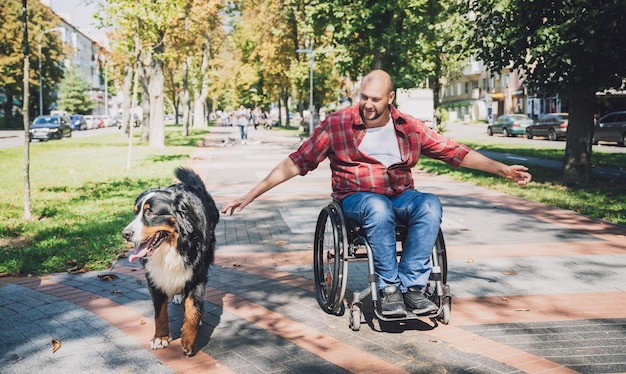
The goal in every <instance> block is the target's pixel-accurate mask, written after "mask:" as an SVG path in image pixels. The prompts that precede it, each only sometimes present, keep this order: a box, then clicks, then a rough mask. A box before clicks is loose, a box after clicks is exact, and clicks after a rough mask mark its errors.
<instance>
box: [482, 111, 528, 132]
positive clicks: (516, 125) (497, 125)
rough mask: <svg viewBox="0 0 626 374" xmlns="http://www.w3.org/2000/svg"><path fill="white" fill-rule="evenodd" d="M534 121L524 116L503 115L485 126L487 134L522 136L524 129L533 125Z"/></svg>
mask: <svg viewBox="0 0 626 374" xmlns="http://www.w3.org/2000/svg"><path fill="white" fill-rule="evenodd" d="M534 123H535V121H533V120H532V119H530V118H528V116H527V115H525V114H504V115H501V116H500V117H498V119H497V120H495V121H494V122H493V123H492V124H491V125H489V126H487V134H488V135H489V136H493V134H502V135H504V136H506V137H509V136H513V135H524V134H525V133H526V127H528V126H530V125H532V124H534Z"/></svg>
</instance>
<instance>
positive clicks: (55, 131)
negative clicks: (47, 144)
mask: <svg viewBox="0 0 626 374" xmlns="http://www.w3.org/2000/svg"><path fill="white" fill-rule="evenodd" d="M65 136H67V137H68V138H69V137H71V136H72V120H71V119H70V117H68V116H59V115H55V116H52V115H47V116H39V117H37V118H35V120H34V121H33V123H32V125H30V128H29V129H28V141H33V140H34V139H37V140H39V141H46V140H50V139H61V138H63V137H65Z"/></svg>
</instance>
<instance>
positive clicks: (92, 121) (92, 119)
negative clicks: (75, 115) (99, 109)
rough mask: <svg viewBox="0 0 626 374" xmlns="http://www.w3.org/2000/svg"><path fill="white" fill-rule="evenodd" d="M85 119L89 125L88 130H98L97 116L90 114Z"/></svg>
mask: <svg viewBox="0 0 626 374" xmlns="http://www.w3.org/2000/svg"><path fill="white" fill-rule="evenodd" d="M84 117H85V122H86V123H87V129H88V130H91V129H95V128H96V121H95V116H92V115H91V114H88V115H86V116H84Z"/></svg>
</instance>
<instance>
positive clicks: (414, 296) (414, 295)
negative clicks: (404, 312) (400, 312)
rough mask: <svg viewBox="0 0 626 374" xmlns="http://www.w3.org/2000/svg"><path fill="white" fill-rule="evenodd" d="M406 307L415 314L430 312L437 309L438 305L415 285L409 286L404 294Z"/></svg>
mask: <svg viewBox="0 0 626 374" xmlns="http://www.w3.org/2000/svg"><path fill="white" fill-rule="evenodd" d="M404 303H405V304H406V308H407V309H408V310H410V311H412V312H413V313H415V314H418V315H420V314H431V313H434V312H436V311H438V310H439V307H438V306H437V305H435V303H433V302H432V301H430V300H429V299H427V298H426V296H424V294H423V293H422V291H420V290H419V288H417V287H409V288H408V290H407V291H406V293H405V294H404Z"/></svg>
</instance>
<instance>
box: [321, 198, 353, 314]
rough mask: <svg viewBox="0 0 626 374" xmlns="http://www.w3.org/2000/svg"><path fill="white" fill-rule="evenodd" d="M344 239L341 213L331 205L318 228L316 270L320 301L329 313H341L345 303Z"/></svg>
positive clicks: (326, 208) (323, 210)
mask: <svg viewBox="0 0 626 374" xmlns="http://www.w3.org/2000/svg"><path fill="white" fill-rule="evenodd" d="M343 246H344V239H343V234H342V230H341V223H340V220H339V219H338V216H337V212H336V211H335V209H333V206H332V205H329V206H327V207H325V208H324V209H322V211H321V212H320V214H319V216H318V219H317V225H316V227H315V243H314V246H313V272H314V275H315V289H316V294H317V302H318V304H319V305H320V307H321V308H322V310H324V311H325V312H326V313H330V314H337V313H338V312H339V311H340V310H341V308H342V306H343V304H342V299H343V295H344V293H345V285H346V279H344V278H345V277H344V253H343Z"/></svg>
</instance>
